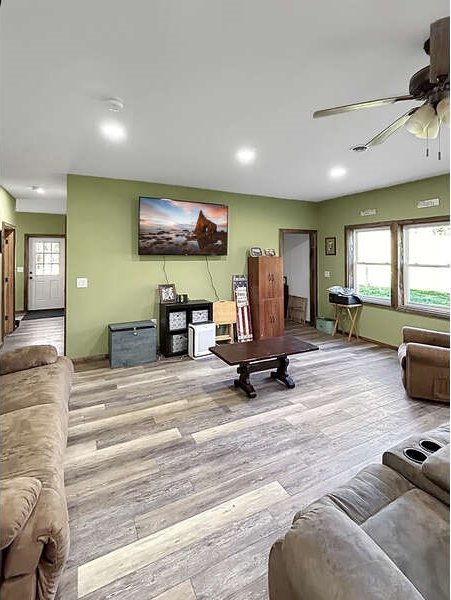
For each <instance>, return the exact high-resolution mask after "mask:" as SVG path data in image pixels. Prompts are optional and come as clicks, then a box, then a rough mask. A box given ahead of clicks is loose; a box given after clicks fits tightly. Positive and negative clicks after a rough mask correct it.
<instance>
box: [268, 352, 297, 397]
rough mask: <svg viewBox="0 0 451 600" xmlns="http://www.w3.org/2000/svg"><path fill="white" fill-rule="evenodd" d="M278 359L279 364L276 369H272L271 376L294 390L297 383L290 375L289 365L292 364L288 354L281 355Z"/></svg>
mask: <svg viewBox="0 0 451 600" xmlns="http://www.w3.org/2000/svg"><path fill="white" fill-rule="evenodd" d="M277 360H278V362H279V366H278V367H277V370H276V371H271V377H272V378H273V379H277V380H278V381H281V382H282V383H284V384H285V385H286V386H287V388H289V389H290V390H292V389H293V388H294V387H295V385H296V384H295V383H294V381H293V378H292V377H291V376H290V375H288V365H289V364H290V361H289V360H288V358H287V357H286V356H279V358H278V359H277Z"/></svg>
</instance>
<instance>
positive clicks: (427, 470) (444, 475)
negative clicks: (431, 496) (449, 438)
mask: <svg viewBox="0 0 451 600" xmlns="http://www.w3.org/2000/svg"><path fill="white" fill-rule="evenodd" d="M421 469H422V471H423V474H424V475H425V476H426V477H427V478H428V479H430V480H431V481H432V482H433V483H435V484H436V485H438V486H439V487H440V488H442V489H443V490H445V491H447V492H448V493H449V444H448V445H447V446H443V448H440V450H438V451H437V452H434V454H431V456H429V457H428V458H427V459H426V460H425V461H424V463H423V465H422V468H421Z"/></svg>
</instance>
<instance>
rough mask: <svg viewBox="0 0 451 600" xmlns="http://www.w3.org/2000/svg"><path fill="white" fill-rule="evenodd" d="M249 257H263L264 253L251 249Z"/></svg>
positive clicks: (258, 249)
mask: <svg viewBox="0 0 451 600" xmlns="http://www.w3.org/2000/svg"><path fill="white" fill-rule="evenodd" d="M249 256H263V252H262V249H261V248H257V247H255V248H251V249H250V250H249Z"/></svg>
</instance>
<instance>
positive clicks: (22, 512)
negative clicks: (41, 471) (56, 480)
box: [0, 477, 42, 550]
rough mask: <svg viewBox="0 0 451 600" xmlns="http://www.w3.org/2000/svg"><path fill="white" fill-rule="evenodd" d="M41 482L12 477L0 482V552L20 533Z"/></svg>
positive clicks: (37, 494) (34, 502)
mask: <svg viewBox="0 0 451 600" xmlns="http://www.w3.org/2000/svg"><path fill="white" fill-rule="evenodd" d="M41 487H42V485H41V482H40V481H39V480H38V479H35V478H34V477H12V478H11V479H5V480H3V481H1V482H0V502H1V510H0V550H3V549H4V548H7V547H8V546H9V545H10V544H11V543H12V542H13V541H14V539H15V538H16V537H17V536H18V535H19V533H20V532H21V531H22V529H23V527H24V526H25V523H26V522H27V520H28V518H29V516H30V514H31V513H32V511H33V509H34V507H35V506H36V503H37V501H38V498H39V494H40V492H41Z"/></svg>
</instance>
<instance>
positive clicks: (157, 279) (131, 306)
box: [66, 175, 449, 358]
mask: <svg viewBox="0 0 451 600" xmlns="http://www.w3.org/2000/svg"><path fill="white" fill-rule="evenodd" d="M139 195H155V196H162V197H170V198H176V199H181V200H198V201H200V202H219V203H224V204H228V205H229V207H230V211H229V225H230V234H229V254H228V256H227V257H216V258H209V262H210V267H211V271H212V274H213V278H214V282H215V284H216V287H217V289H218V292H219V295H220V297H221V298H222V299H228V298H230V297H231V277H232V275H233V274H235V273H243V272H245V270H246V255H247V250H248V248H249V247H250V246H260V247H263V248H268V247H270V248H276V249H278V246H279V239H278V236H279V229H280V228H294V229H295V228H299V229H303V228H304V229H318V230H319V238H318V239H319V241H318V244H319V248H318V288H319V289H318V295H319V314H320V315H321V316H331V307H330V305H329V303H328V298H327V291H326V290H327V288H328V287H330V286H331V285H333V284H338V285H343V284H344V270H345V267H344V226H345V225H352V224H359V223H368V222H375V221H384V220H391V219H409V218H415V217H426V216H433V215H448V214H449V177H448V176H441V177H435V178H431V179H425V180H420V181H417V182H413V183H407V184H403V185H399V186H393V187H390V188H384V189H380V190H374V191H370V192H365V193H362V194H355V195H352V196H345V197H341V198H335V199H332V200H327V201H325V202H321V203H308V202H297V201H289V200H281V199H278V198H267V197H258V196H246V195H240V194H230V193H226V192H216V191H212V190H200V189H194V188H183V187H178V186H169V185H161V184H154V183H143V182H136V181H125V180H113V179H104V178H96V177H83V176H78V175H68V179H67V254H68V257H67V261H68V273H67V276H68V280H67V308H68V311H67V325H66V327H67V352H68V354H69V356H71V357H73V358H77V357H86V356H94V355H99V354H105V353H106V352H107V325H108V323H112V322H117V321H128V320H135V319H144V318H153V317H158V315H157V310H158V296H157V286H158V284H159V283H163V282H164V281H165V279H164V273H163V268H162V260H161V258H160V257H140V256H138V254H137V215H138V200H137V198H138V196H139ZM434 197H439V198H440V206H439V207H438V208H432V209H422V210H419V209H417V208H416V203H417V201H418V200H422V199H427V198H434ZM364 208H376V209H377V211H378V212H377V215H376V217H374V218H367V217H366V218H365V217H361V216H360V210H362V209H364ZM329 236H335V237H336V238H337V256H334V257H326V256H325V255H324V239H325V237H329ZM166 268H167V272H168V276H169V280H170V281H171V282H174V283H175V284H176V286H177V291H178V292H180V293H188V294H189V296H190V297H191V298H206V299H211V300H214V293H213V290H212V288H211V285H210V280H209V276H208V272H207V267H206V264H205V259H204V258H203V257H167V258H166ZM325 270H329V271H330V272H331V278H330V279H325V278H324V271H325ZM76 277H87V278H88V280H89V287H88V288H87V289H77V288H76V286H75V280H76ZM403 325H412V326H418V327H427V328H430V329H438V330H447V329H448V327H449V322H448V321H446V320H442V319H437V318H432V317H421V316H416V315H410V314H405V313H400V312H394V311H390V310H387V309H383V308H377V307H370V306H366V307H365V308H364V310H363V313H362V316H361V320H360V333H361V335H362V336H364V337H367V338H370V339H374V340H378V341H381V342H384V343H387V344H392V345H397V344H398V343H399V342H400V338H401V328H402V326H403Z"/></svg>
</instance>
